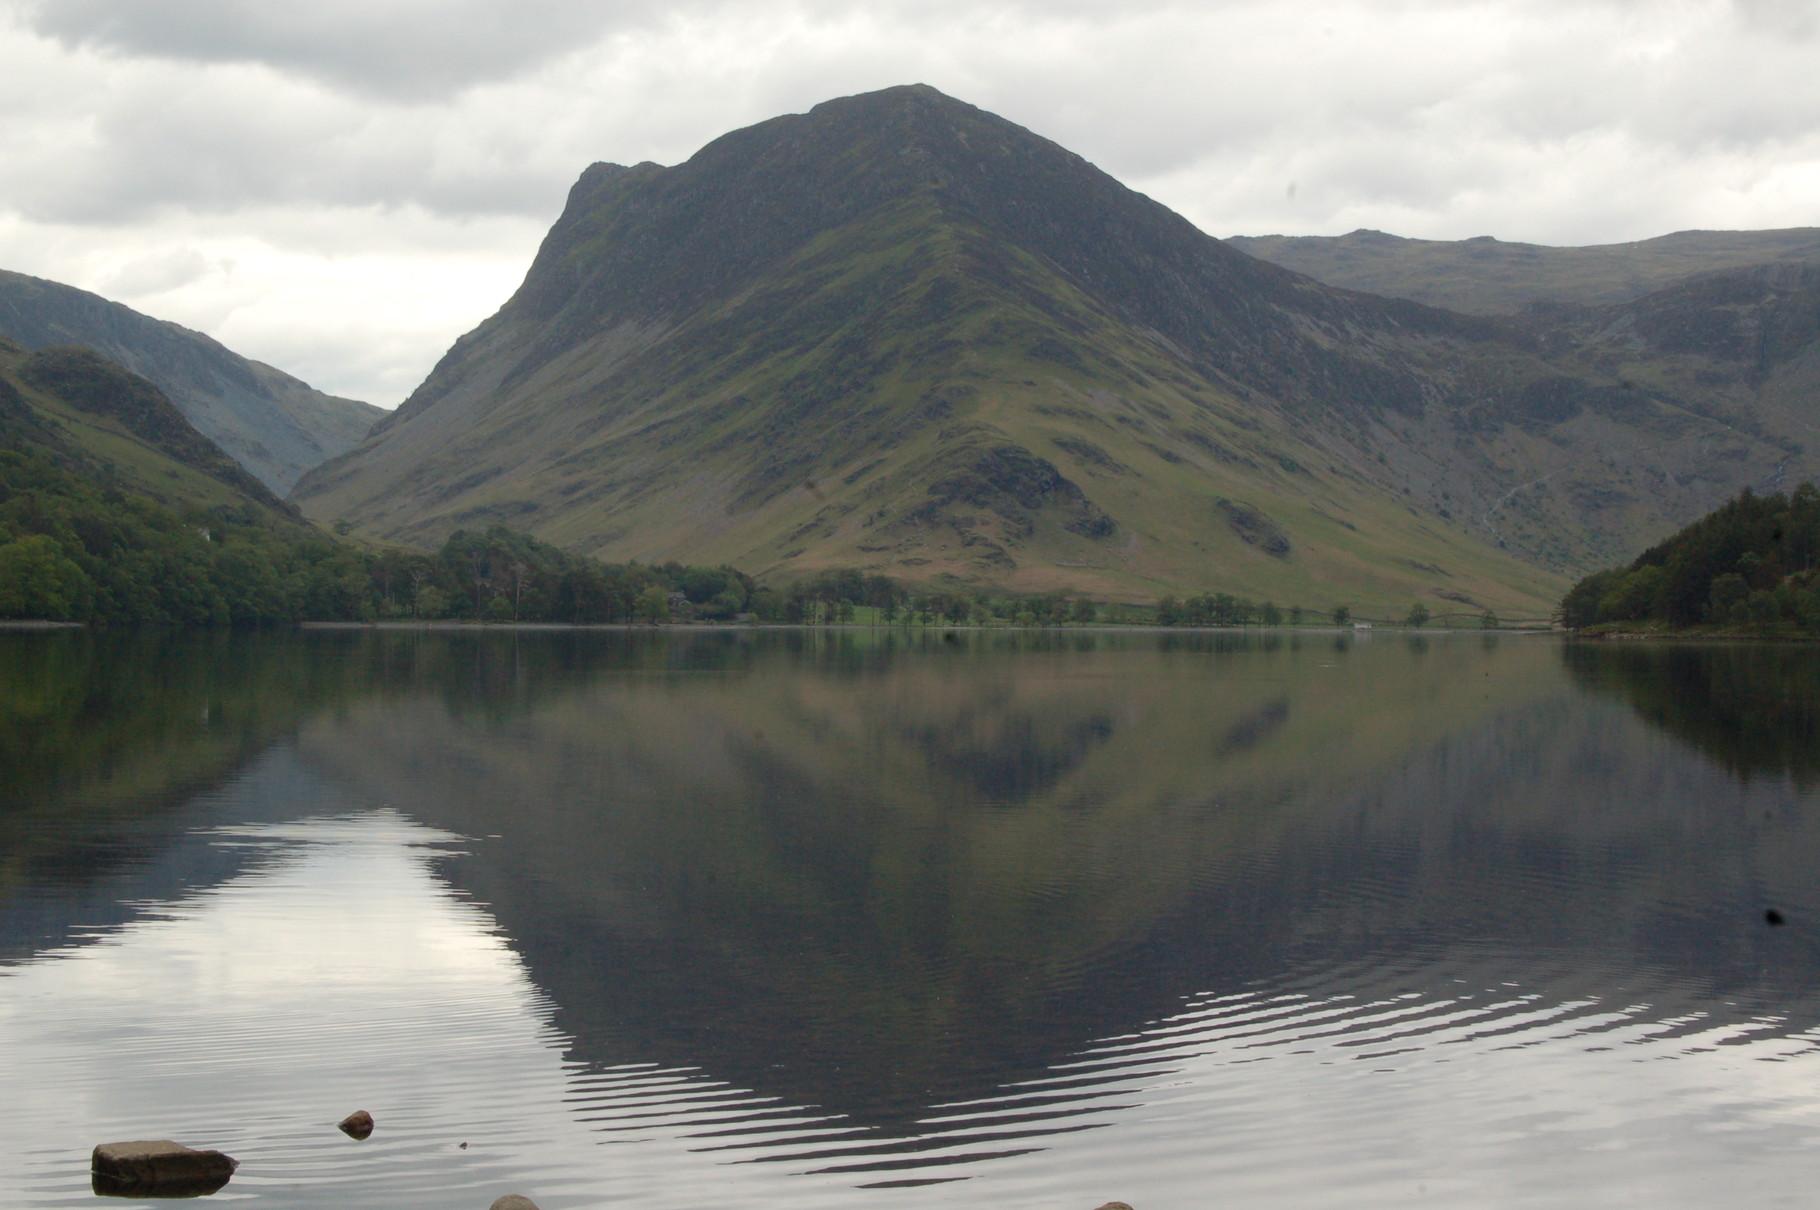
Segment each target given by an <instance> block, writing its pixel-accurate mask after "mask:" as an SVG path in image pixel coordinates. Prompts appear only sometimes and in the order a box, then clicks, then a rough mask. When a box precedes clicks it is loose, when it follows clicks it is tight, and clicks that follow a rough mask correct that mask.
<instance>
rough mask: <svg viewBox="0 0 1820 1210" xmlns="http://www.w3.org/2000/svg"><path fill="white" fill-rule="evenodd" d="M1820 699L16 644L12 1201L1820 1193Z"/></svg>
mask: <svg viewBox="0 0 1820 1210" xmlns="http://www.w3.org/2000/svg"><path fill="white" fill-rule="evenodd" d="M1817 707H1820V651H1816V650H1815V649H1813V648H1805V647H1777V646H1768V645H1758V646H1752V645H1730V646H1727V645H1705V646H1701V645H1672V644H1647V643H1604V644H1588V643H1571V642H1565V641H1562V640H1560V639H1558V638H1553V637H1545V636H1520V635H1510V634H1486V635H1480V634H1435V635H1401V634H1392V633H1378V634H1375V635H1358V636H1355V635H1353V634H1339V633H1331V632H1317V631H1307V632H1282V633H1266V634H1260V633H1256V632H1253V633H1218V632H1214V633H1156V632H1141V631H1133V632H1091V631H1058V632H1047V633H1038V632H1025V633H1016V632H1005V631H978V632H976V631H968V630H960V631H954V632H940V631H936V632H928V633H915V634H907V633H902V632H899V633H895V634H893V633H888V632H887V633H880V632H869V631H820V632H817V631H765V630H756V631H697V632H686V631H685V632H670V633H653V632H647V633H634V632H613V631H602V632H530V631H491V632H474V631H446V632H438V631H311V632H303V633H297V634H290V633H282V634H281V633H273V634H260V633H248V634H240V633H201V634H187V635H186V634H155V633H126V634H106V633H95V634H88V633H79V632H78V633H71V632H64V633H52V634H45V633H30V634H23V633H0V1089H4V1095H5V1110H4V1114H5V1117H4V1121H5V1128H4V1132H3V1137H4V1138H5V1140H6V1143H7V1147H6V1149H5V1151H6V1153H5V1158H4V1161H3V1163H0V1201H3V1202H4V1203H5V1204H6V1205H8V1206H23V1207H46V1206H61V1205H67V1204H70V1203H75V1202H84V1203H87V1202H92V1201H93V1200H94V1198H95V1194H94V1193H93V1192H92V1190H91V1188H90V1182H89V1177H88V1171H87V1168H88V1152H89V1149H90V1148H91V1147H92V1146H93V1145H94V1144H96V1143H99V1142H105V1141H113V1140H119V1139H135V1138H174V1139H177V1140H179V1141H181V1142H185V1143H188V1144H191V1145H193V1146H199V1147H218V1148H220V1149H222V1150H224V1151H227V1152H228V1153H230V1154H231V1155H234V1156H236V1157H237V1158H238V1159H239V1160H240V1162H241V1167H240V1170H239V1172H238V1173H237V1174H236V1175H235V1176H234V1178H233V1180H232V1181H231V1183H230V1184H229V1185H228V1186H227V1187H226V1188H225V1189H223V1190H222V1191H221V1192H219V1193H217V1194H215V1195H214V1196H215V1198H216V1200H219V1201H243V1202H252V1203H257V1204H259V1205H265V1206H272V1207H331V1206H333V1207H345V1206H350V1205H370V1206H384V1207H396V1208H404V1210H415V1208H423V1210H430V1208H431V1207H436V1208H439V1210H459V1208H461V1207H473V1208H475V1210H485V1207H486V1206H487V1205H488V1204H489V1203H490V1202H491V1201H492V1200H493V1198H495V1197H497V1196H499V1195H501V1194H504V1193H510V1192H521V1193H525V1194H527V1195H529V1196H531V1197H533V1198H534V1199H536V1201H537V1202H538V1204H539V1205H540V1206H541V1207H542V1208H543V1210H563V1208H565V1207H593V1206H603V1207H604V1206H614V1207H634V1208H644V1207H651V1208H659V1207H662V1208H672V1207H673V1208H677V1210H682V1208H694V1210H699V1208H704V1207H728V1208H734V1207H738V1208H742V1210H773V1208H775V1210H784V1208H786V1207H788V1208H789V1210H803V1208H817V1207H829V1208H833V1207H843V1208H847V1207H861V1208H865V1207H874V1208H877V1210H896V1208H898V1207H904V1208H913V1207H914V1208H920V1207H935V1206H962V1205H975V1204H986V1205H994V1206H1005V1207H1055V1208H1057V1210H1068V1208H1070V1207H1074V1208H1078V1210H1093V1207H1096V1206H1098V1205H1100V1204H1101V1203H1102V1202H1105V1201H1108V1200H1112V1199H1115V1198H1116V1199H1120V1200H1124V1201H1127V1202H1129V1203H1131V1204H1132V1205H1133V1206H1134V1207H1136V1210H1173V1208H1177V1207H1202V1206H1221V1207H1271V1208H1275V1207H1285V1208H1286V1207H1316V1206H1319V1207H1388V1206H1396V1207H1402V1206H1407V1205H1417V1204H1419V1205H1425V1206H1436V1207H1492V1206H1538V1207H1540V1206H1549V1207H1555V1206H1562V1205H1572V1206H1575V1207H1603V1206H1633V1205H1648V1206H1652V1207H1670V1206H1688V1207H1693V1206H1700V1207H1706V1206H1712V1205H1717V1204H1748V1205H1753V1206H1770V1205H1780V1204H1789V1205H1807V1204H1809V1203H1811V1201H1812V1196H1813V1194H1812V1191H1813V1189H1814V1187H1815V1185H1816V1181H1817V1180H1820V1046H1817V1043H1820V797H1817V793H1820V790H1817V787H1820V713H1817ZM1777 921H1779V922H1780V923H1777ZM362 1108H364V1109H367V1110H369V1111H371V1113H372V1114H373V1115H374V1117H375V1118H376V1119H377V1122H378V1127H377V1129H376V1131H375V1132H374V1134H373V1135H372V1137H371V1138H370V1139H368V1140H366V1141H364V1142H356V1141H354V1140H351V1139H349V1138H346V1137H344V1136H343V1135H341V1134H340V1133H339V1132H338V1131H337V1130H336V1129H335V1125H334V1124H335V1123H336V1122H337V1121H338V1120H339V1119H340V1118H342V1117H343V1116H344V1115H346V1114H348V1113H350V1112H352V1111H353V1110H355V1109H362ZM105 1204H109V1205H130V1204H133V1203H132V1202H131V1201H115V1200H110V1201H109V1202H107V1203H105ZM148 1204H149V1203H148Z"/></svg>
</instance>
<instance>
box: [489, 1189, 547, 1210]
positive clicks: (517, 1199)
mask: <svg viewBox="0 0 1820 1210" xmlns="http://www.w3.org/2000/svg"><path fill="white" fill-rule="evenodd" d="M487 1210H537V1203H536V1202H534V1201H532V1200H531V1199H530V1198H528V1197H526V1196H525V1195H524V1194H522V1193H508V1194H506V1195H505V1196H504V1197H502V1198H500V1199H499V1200H498V1201H496V1202H494V1203H493V1204H492V1205H491V1206H488V1207H487Z"/></svg>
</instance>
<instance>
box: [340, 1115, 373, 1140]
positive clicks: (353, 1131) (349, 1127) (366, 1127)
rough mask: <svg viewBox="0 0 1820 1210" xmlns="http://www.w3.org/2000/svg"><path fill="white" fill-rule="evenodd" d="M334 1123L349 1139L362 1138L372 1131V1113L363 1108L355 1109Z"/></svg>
mask: <svg viewBox="0 0 1820 1210" xmlns="http://www.w3.org/2000/svg"><path fill="white" fill-rule="evenodd" d="M335 1125H336V1126H337V1127H339V1128H340V1130H341V1133H343V1134H345V1135H347V1136H348V1137H349V1138H351V1139H364V1138H366V1137H367V1136H368V1135H370V1134H372V1133H373V1115H372V1114H370V1113H368V1112H367V1111H366V1110H364V1109H356V1110H355V1111H354V1112H353V1113H350V1114H349V1115H348V1116H347V1117H345V1118H342V1119H341V1120H340V1121H339V1122H336V1123H335Z"/></svg>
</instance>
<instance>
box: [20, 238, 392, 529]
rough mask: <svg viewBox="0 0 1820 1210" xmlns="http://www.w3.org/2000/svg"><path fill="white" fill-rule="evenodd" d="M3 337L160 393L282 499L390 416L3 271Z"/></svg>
mask: <svg viewBox="0 0 1820 1210" xmlns="http://www.w3.org/2000/svg"><path fill="white" fill-rule="evenodd" d="M0 335H4V336H8V337H11V338H12V339H13V340H15V341H17V342H18V343H20V344H22V345H24V346H25V347H26V348H28V349H41V348H46V347H49V346H52V345H83V346H86V347H88V348H91V349H94V350H96V351H97V352H99V353H100V354H101V355H102V356H104V357H106V358H107V359H109V360H110V361H113V362H115V363H117V364H119V365H121V366H124V367H125V368H127V369H129V370H131V371H133V372H134V373H136V374H140V375H143V376H144V377H145V378H147V379H149V380H150V381H151V382H153V383H155V384H157V386H158V387H159V388H160V389H162V390H163V391H164V393H165V394H166V395H167V396H169V397H170V399H171V401H172V402H173V403H175V404H176V405H177V408H178V410H179V411H181V412H182V413H183V415H184V416H185V417H186V418H187V419H188V420H189V421H190V423H191V424H193V425H195V426H196V428H197V429H198V430H200V431H201V432H202V433H203V435H204V436H206V437H208V438H209V440H211V441H213V442H214V443H215V444H216V445H219V446H220V447H221V448H222V449H224V450H226V451H227V452H228V454H229V455H231V456H232V457H233V458H234V459H235V460H236V461H238V462H239V463H240V464H241V465H242V466H244V467H246V468H247V469H248V470H250V471H252V472H253V474H254V475H256V476H258V477H259V479H260V480H261V481H262V482H263V483H265V485H266V486H267V487H269V488H271V489H272V490H273V491H274V492H277V493H278V494H279V495H283V494H285V493H286V492H288V491H290V489H291V487H292V485H293V484H295V483H296V482H297V478H298V476H300V475H301V474H303V472H304V471H306V470H308V469H309V468H310V467H312V466H315V465H316V464H317V463H319V462H321V461H323V460H324V459H325V458H330V457H333V456H334V455H336V454H339V453H341V452H342V451H343V450H346V449H348V448H350V447H351V446H353V445H354V444H355V443H356V442H358V441H359V440H360V439H361V438H362V437H364V436H366V434H367V430H368V429H370V428H371V427H372V426H373V422H374V421H376V420H378V419H379V418H380V417H382V416H384V415H385V412H384V410H383V409H380V408H376V407H374V406H373V405H372V404H369V403H360V402H358V401H356V400H352V399H342V398H339V397H337V396H334V395H325V394H323V393H322V392H321V391H317V390H315V389H313V388H311V387H310V386H309V385H308V384H306V383H303V382H299V381H298V380H297V379H295V378H292V377H291V376H290V375H288V374H285V373H283V372H282V371H279V370H275V369H273V368H272V367H271V366H268V365H265V364H263V363H261V362H257V361H251V360H248V359H247V358H244V357H241V356H239V355H237V354H235V353H233V352H231V351H229V350H228V349H226V348H224V347H223V346H221V345H220V344H218V343H216V342H215V341H213V340H211V339H209V338H208V337H207V336H204V335H202V334H201V333H200V332H192V331H190V330H189V329H188V328H183V327H179V326H178V325H176V324H173V323H167V322H165V321H163V320H158V319H153V318H151V317H150V316H147V315H141V314H140V313H139V312H137V311H134V310H132V309H131V308H130V307H125V306H122V305H121V304H120V303H116V302H110V301H108V300H107V299H105V298H102V297H101V296H99V295H96V294H90V293H88V292H87V291H84V290H78V289H75V288H74V287H72V286H65V285H60V284H58V283H57V282H52V281H45V280H43V279H42V278H36V277H27V276H25V275H24V274H21V273H9V272H5V271H3V270H0Z"/></svg>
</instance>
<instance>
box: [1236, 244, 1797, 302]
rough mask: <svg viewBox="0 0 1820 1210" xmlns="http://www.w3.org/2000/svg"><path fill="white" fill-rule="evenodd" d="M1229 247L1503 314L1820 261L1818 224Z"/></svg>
mask: <svg viewBox="0 0 1820 1210" xmlns="http://www.w3.org/2000/svg"><path fill="white" fill-rule="evenodd" d="M1226 242H1227V243H1228V244H1230V245H1231V246H1232V247H1234V248H1237V249H1238V250H1239V251H1241V252H1244V253H1246V254H1248V255H1251V256H1255V257H1258V258H1259V259H1260V260H1267V261H1270V262H1271V263H1272V264H1278V265H1282V266H1283V267H1284V268H1286V269H1294V270H1295V271H1296V272H1298V273H1306V274H1307V275H1308V276H1310V277H1313V278H1316V279H1318V280H1320V281H1324V282H1326V283H1328V284H1329V285H1334V286H1344V287H1345V288H1346V289H1348V290H1365V291H1368V292H1370V293H1372V294H1383V295H1386V296H1388V297H1391V298H1408V299H1413V300H1414V301H1416V302H1422V303H1427V304H1429V305H1430V306H1434V307H1446V308H1448V309H1449V310H1453V311H1463V312H1466V313H1467V314H1471V315H1508V314H1513V313H1515V312H1517V311H1520V310H1522V309H1523V308H1524V307H1527V306H1530V305H1531V304H1533V303H1539V302H1542V303H1550V302H1552V303H1585V304H1591V305H1597V304H1610V303H1622V302H1629V301H1631V300H1632V299H1636V298H1640V297H1642V296H1643V295H1645V294H1649V293H1651V292H1653V291H1656V290H1660V289H1663V288H1666V287H1668V286H1672V285H1675V284H1677V283H1679V282H1681V281H1683V280H1685V279H1687V278H1690V277H1694V276H1697V275H1699V274H1704V273H1712V272H1718V271H1721V270H1729V269H1742V268H1747V267H1751V266H1756V265H1769V264H1791V263H1801V264H1820V227H1791V228H1787V229H1785V230H1781V231H1677V232H1675V233H1674V234H1673V235H1663V236H1658V237H1657V238H1655V239H1646V240H1637V241H1635V242H1632V243H1628V244H1600V245H1595V246H1592V247H1586V248H1555V247H1548V246H1546V245H1542V244H1519V243H1507V242H1505V241H1504V240H1498V239H1493V238H1492V237H1491V236H1489V235H1481V236H1478V237H1476V238H1474V239H1464V240H1432V239H1404V238H1403V237H1401V236H1397V235H1386V234H1385V233H1384V232H1382V231H1368V230H1359V231H1354V232H1352V233H1351V234H1348V235H1336V236H1328V235H1251V236H1247V235H1235V236H1232V237H1230V238H1228V239H1227V240H1226Z"/></svg>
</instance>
